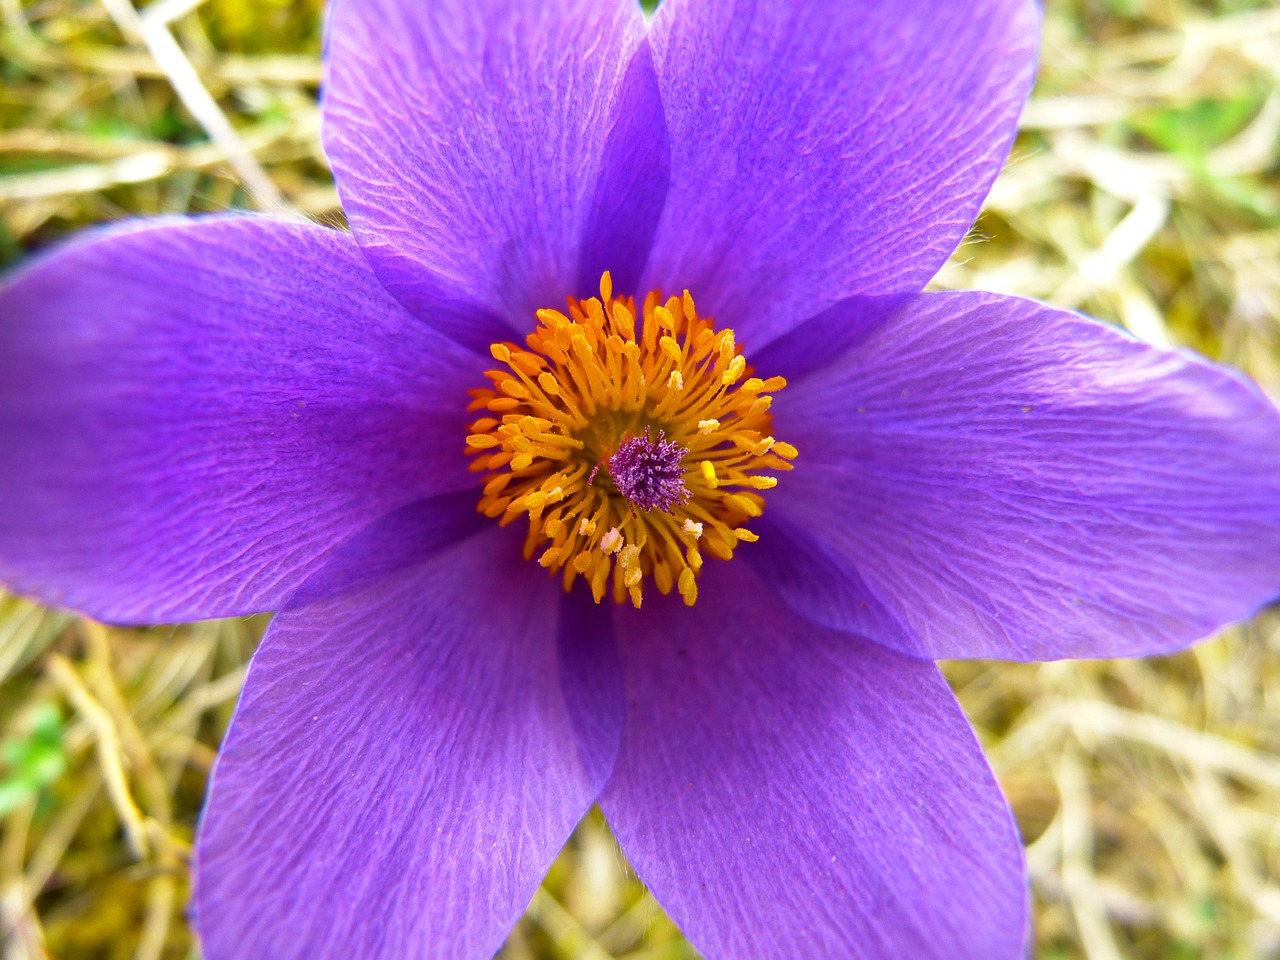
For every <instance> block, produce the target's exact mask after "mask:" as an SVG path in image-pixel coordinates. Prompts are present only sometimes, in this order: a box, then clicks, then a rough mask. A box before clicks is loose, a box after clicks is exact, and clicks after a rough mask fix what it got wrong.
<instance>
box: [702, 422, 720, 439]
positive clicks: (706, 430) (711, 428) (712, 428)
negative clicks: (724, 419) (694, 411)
mask: <svg viewBox="0 0 1280 960" xmlns="http://www.w3.org/2000/svg"><path fill="white" fill-rule="evenodd" d="M719 429H720V421H719V420H716V419H711V420H699V421H698V433H700V434H702V436H704V437H707V436H710V435H711V434H713V433H715V432H716V431H717V430H719Z"/></svg>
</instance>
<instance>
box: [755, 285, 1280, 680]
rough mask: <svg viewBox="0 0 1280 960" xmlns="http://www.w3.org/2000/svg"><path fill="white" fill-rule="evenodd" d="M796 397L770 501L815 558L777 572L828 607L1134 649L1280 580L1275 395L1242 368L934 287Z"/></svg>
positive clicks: (1160, 646)
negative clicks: (802, 570) (785, 465)
mask: <svg viewBox="0 0 1280 960" xmlns="http://www.w3.org/2000/svg"><path fill="white" fill-rule="evenodd" d="M785 397H786V399H785V402H782V401H781V400H780V402H779V403H778V404H776V405H775V413H776V417H775V423H774V427H775V430H776V431H777V433H778V436H785V437H786V438H787V439H788V440H789V441H791V442H793V443H795V445H796V446H797V447H799V449H800V451H801V455H800V458H799V460H797V468H796V470H795V471H794V473H793V474H789V475H788V476H787V478H786V483H785V484H781V485H779V487H778V489H777V490H776V491H774V492H773V493H774V494H776V495H771V500H770V506H769V513H770V518H771V519H772V520H773V521H774V522H781V523H784V524H789V525H791V527H792V530H793V532H794V533H795V535H796V536H797V537H798V538H800V540H801V544H800V549H801V551H802V552H806V553H808V555H809V557H810V561H809V567H810V569H811V570H814V571H815V572H814V574H813V575H810V576H807V577H793V578H791V580H790V581H789V582H788V583H786V584H784V585H783V586H782V587H780V589H783V590H785V592H786V593H787V595H788V597H789V598H790V600H791V601H792V602H793V603H794V604H795V605H796V606H797V607H798V608H799V609H801V610H803V611H804V612H805V613H806V614H807V615H809V616H812V617H814V618H816V619H819V620H822V621H824V622H826V623H829V624H832V625H835V626H838V627H841V628H846V629H858V630H862V631H866V632H867V633H868V635H869V636H872V637H873V638H874V639H877V640H880V641H882V642H885V643H888V644H890V645H891V646H895V647H896V648H898V649H900V650H902V651H903V652H906V653H910V654H913V655H916V656H922V657H931V658H941V657H979V656H980V657H1004V658H1009V659H1014V660H1044V659H1056V658H1059V657H1102V656H1135V655H1140V654H1150V653H1158V652H1164V651H1170V650H1174V649H1177V648H1179V647H1182V646H1184V645H1186V644H1188V643H1191V642H1193V641H1195V640H1197V639H1200V638H1202V637H1204V636H1206V635H1208V634H1209V633H1211V632H1212V631H1213V630H1215V629H1217V628H1218V627H1220V626H1222V625H1223V624H1225V623H1228V622H1230V621H1233V620H1239V619H1241V618H1243V617H1246V616H1248V615H1249V614H1250V613H1251V612H1252V611H1253V610H1254V609H1255V608H1256V607H1258V605H1259V604H1261V603H1263V602H1265V601H1267V600H1269V599H1270V598H1272V597H1275V596H1276V595H1277V594H1280V412H1277V410H1276V408H1275V407H1273V406H1272V405H1271V404H1270V403H1269V402H1267V400H1266V399H1264V398H1263V397H1262V395H1261V394H1260V393H1259V391H1258V390H1257V388H1256V387H1254V386H1252V385H1251V384H1249V383H1247V382H1246V381H1245V380H1244V379H1243V378H1242V377H1240V376H1239V375H1238V374H1236V373H1235V372H1234V371H1231V370H1227V369H1224V368H1222V367H1217V366H1214V365H1213V364H1211V363H1209V362H1207V361H1205V360H1202V359H1200V358H1198V357H1194V356H1191V355H1189V354H1186V353H1174V352H1170V351H1165V350H1158V349H1155V348H1152V347H1148V346H1145V345H1143V344H1142V343H1139V342H1138V341H1136V340H1134V339H1132V338H1130V337H1129V336H1127V335H1125V334H1123V333H1121V332H1120V331H1118V330H1115V329H1112V328H1109V327H1106V326H1104V325H1102V324H1099V323H1097V322H1095V321H1092V320H1089V319H1087V318H1084V317H1081V316H1079V315H1076V314H1072V313H1067V312H1065V311H1061V310H1055V309H1053V308H1051V307H1047V306H1044V305H1043V304H1039V303H1034V302H1032V301H1029V300H1021V299H1017V298H1013V297H1002V296H996V295H994V294H982V293H948V294H925V295H924V296H922V297H919V298H917V299H916V300H915V301H913V302H912V304H911V305H910V306H909V307H907V308H906V309H905V310H904V311H903V312H901V313H900V314H898V315H897V317H896V318H894V319H893V320H892V321H890V322H888V323H887V324H885V325H883V326H882V327H881V328H880V329H879V330H877V331H876V332H875V333H874V334H872V335H871V336H869V337H868V338H866V339H865V340H864V341H863V342H862V343H861V344H860V345H859V346H857V347H856V348H854V349H853V350H851V351H849V352H848V353H847V354H845V355H844V357H843V358H841V359H840V360H838V361H837V362H835V363H833V364H832V365H830V366H829V367H827V368H826V369H824V370H822V371H820V372H817V373H814V374H813V375H812V376H810V377H808V378H807V379H804V380H802V381H800V382H797V383H793V384H792V385H791V386H790V387H789V388H788V389H787V391H786V395H785ZM784 488H785V489H784ZM823 570H825V571H826V572H825V575H824V574H823V573H821V572H819V571H823ZM856 581H861V585H860V586H858V585H856ZM877 607H879V608H880V610H881V611H882V613H883V614H884V618H882V619H881V622H882V623H883V619H887V620H889V621H896V623H897V624H898V626H899V629H898V630H896V631H894V630H892V629H889V630H888V631H887V632H874V627H873V626H872V624H871V619H872V617H873V614H872V613H871V612H869V611H873V610H874V609H875V608H877Z"/></svg>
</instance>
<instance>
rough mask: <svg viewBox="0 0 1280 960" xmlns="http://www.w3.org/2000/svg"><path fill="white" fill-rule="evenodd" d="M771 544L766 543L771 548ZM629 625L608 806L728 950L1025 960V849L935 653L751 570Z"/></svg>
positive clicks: (656, 883) (684, 911)
mask: <svg viewBox="0 0 1280 960" xmlns="http://www.w3.org/2000/svg"><path fill="white" fill-rule="evenodd" d="M758 546H760V547H763V546H764V544H763V542H762V543H761V544H759V545H758ZM702 584H703V589H702V592H701V595H700V597H699V600H698V603H697V605H696V606H694V607H693V608H692V609H686V608H685V607H683V606H682V605H681V604H680V602H679V599H678V598H655V599H653V600H650V599H648V598H646V600H645V606H644V609H643V610H641V611H640V614H639V615H634V614H633V611H631V610H623V611H621V612H620V613H619V615H618V616H617V617H616V618H615V623H616V628H617V630H618V633H619V649H620V650H621V653H622V657H623V662H624V683H625V686H626V695H627V717H626V725H625V727H624V732H623V743H622V749H621V751H620V753H619V755H618V760H617V765H616V768H615V770H614V774H613V777H612V779H611V780H610V781H609V785H608V786H607V787H606V789H605V792H604V794H603V796H602V797H601V806H602V808H603V809H604V812H605V816H606V817H607V818H608V820H609V822H610V824H611V825H612V827H613V829H614V832H615V834H616V835H617V837H618V840H619V842H620V843H621V845H622V848H623V850H624V851H625V852H626V854H627V855H628V857H630V859H631V862H632V863H633V864H634V865H635V868H636V870H637V872H638V873H639V874H640V877H641V879H643V880H644V881H645V883H646V884H647V885H648V886H649V888H650V889H651V890H652V891H653V893H654V895H655V896H656V897H657V899H658V901H659V902H660V903H661V904H662V905H663V906H664V907H665V908H666V910H667V911H668V912H669V913H670V915H671V917H672V918H673V919H674V920H675V921H676V923H678V924H679V925H680V927H681V929H682V930H683V931H684V932H685V934H686V935H687V936H688V937H689V939H690V940H691V941H692V942H693V944H694V945H695V946H697V947H698V949H699V950H701V951H702V952H703V953H704V954H705V955H706V956H708V957H709V958H710V960H735V958H739V957H752V958H754V960H771V958H774V960H791V958H794V957H812V958H831V960H837V958H838V960H849V958H853V960H930V958H936V960H944V958H945V960H964V958H969V960H1018V958H1020V957H1021V955H1022V954H1021V947H1022V943H1023V939H1024V935H1025V930H1026V920H1027V916H1026V906H1027V904H1026V886H1025V880H1024V877H1023V863H1022V848H1021V845H1020V843H1019V841H1018V835H1017V832H1016V830H1015V829H1014V825H1013V820H1012V817H1011V816H1010V813H1009V809H1008V807H1007V805H1006V804H1005V802H1004V799H1003V798H1002V797H1001V795H1000V790H999V787H998V786H997V784H996V782H995V779H994V778H993V776H992V774H991V771H990V769H989V768H988V766H987V764H986V761H985V759H984V758H983V755H982V751H981V749H980V748H979V746H978V743H977V741H976V740H975V738H974V736H973V732H972V730H971V729H970V728H969V725H968V723H967V722H966V720H965V718H964V715H963V714H962V713H961V711H960V709H959V707H958V705H957V704H956V702H955V698H954V697H953V696H952V694H951V691H950V690H949V689H948V688H947V685H946V683H945V681H944V680H943V679H942V676H941V675H940V674H939V672H938V670H937V668H936V667H935V666H934V665H933V664H929V663H923V662H921V661H918V660H914V659H911V658H908V657H904V656H902V655H901V654H897V653H894V652H892V651H889V650H887V649H885V648H883V647H879V646H877V645H876V644H873V643H870V642H869V641H865V640H862V639H861V638H858V637H854V636H850V635H842V634H838V633H835V632H834V631H831V630H828V629H825V628H823V627H820V626H817V625H815V624H812V623H809V622H807V621H804V620H803V619H800V618H797V617H796V615H795V614H793V613H792V612H791V611H790V610H788V609H787V608H786V606H785V605H784V604H783V603H782V602H781V600H780V599H779V598H778V597H777V596H776V595H775V594H774V593H773V592H772V590H771V589H770V588H769V586H768V585H767V584H766V583H765V582H764V581H762V580H761V579H759V578H758V577H756V576H754V575H753V574H752V573H751V568H750V567H749V566H747V565H745V564H742V563H731V564H724V565H721V564H715V565H714V566H709V567H708V568H707V569H706V570H705V571H704V574H703V577H702Z"/></svg>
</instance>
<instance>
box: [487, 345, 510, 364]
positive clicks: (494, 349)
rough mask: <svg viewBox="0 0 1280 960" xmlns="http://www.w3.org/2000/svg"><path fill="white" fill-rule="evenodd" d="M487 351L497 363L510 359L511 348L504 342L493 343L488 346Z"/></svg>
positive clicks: (507, 361) (506, 361)
mask: <svg viewBox="0 0 1280 960" xmlns="http://www.w3.org/2000/svg"><path fill="white" fill-rule="evenodd" d="M489 353H490V354H492V355H493V359H495V360H497V361H498V362H499V363H509V362H510V361H511V350H510V348H509V347H507V345H506V344H504V343H495V344H493V345H492V346H490V347H489Z"/></svg>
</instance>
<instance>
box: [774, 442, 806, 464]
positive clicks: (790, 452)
mask: <svg viewBox="0 0 1280 960" xmlns="http://www.w3.org/2000/svg"><path fill="white" fill-rule="evenodd" d="M773 452H774V453H776V454H777V455H778V456H780V457H781V458H782V459H783V460H794V459H795V458H796V457H798V456H800V451H799V450H797V449H796V448H795V447H793V446H792V445H791V444H789V443H783V442H782V441H781V440H779V441H778V442H777V443H775V444H774V445H773Z"/></svg>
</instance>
